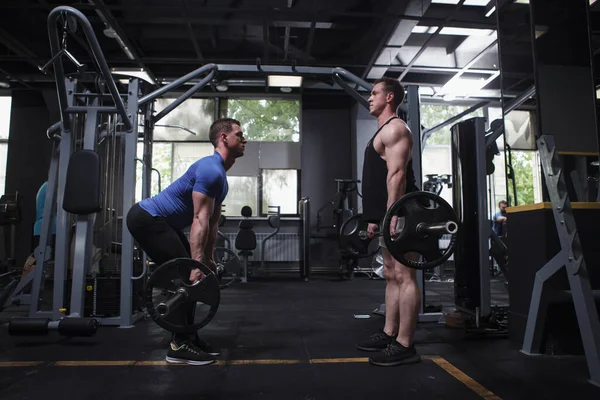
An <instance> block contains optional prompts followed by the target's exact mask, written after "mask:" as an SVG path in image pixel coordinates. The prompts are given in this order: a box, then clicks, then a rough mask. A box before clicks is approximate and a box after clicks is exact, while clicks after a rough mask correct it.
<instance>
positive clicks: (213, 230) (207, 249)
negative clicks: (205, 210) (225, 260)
mask: <svg viewBox="0 0 600 400" xmlns="http://www.w3.org/2000/svg"><path fill="white" fill-rule="evenodd" d="M220 218H221V204H217V205H216V206H215V208H214V212H213V214H212V217H210V219H209V230H208V240H207V241H206V246H204V259H205V260H206V261H213V258H214V254H215V246H216V244H217V236H218V234H219V219H220Z"/></svg>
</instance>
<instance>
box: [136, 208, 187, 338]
mask: <svg viewBox="0 0 600 400" xmlns="http://www.w3.org/2000/svg"><path fill="white" fill-rule="evenodd" d="M127 228H128V229H129V232H130V233H131V236H133V238H134V239H135V241H136V242H137V243H138V244H139V245H140V247H141V248H142V249H143V250H144V252H145V253H146V254H147V255H148V257H150V258H151V259H152V261H154V262H155V263H156V264H157V265H161V264H163V263H165V262H167V261H169V260H172V259H174V258H180V257H187V258H189V257H191V250H190V242H189V241H188V239H187V238H186V237H185V234H184V233H183V232H182V231H181V230H175V229H173V228H172V227H171V226H170V225H169V224H168V223H167V221H166V220H165V219H164V218H162V217H153V216H152V215H150V213H148V212H147V211H146V210H144V209H143V208H142V207H140V205H139V204H135V205H134V206H133V207H131V209H130V210H129V212H128V213H127ZM195 306H196V305H195V304H193V303H192V304H190V305H189V307H179V308H177V309H176V310H173V312H172V313H170V314H169V316H168V317H167V319H169V320H171V321H173V322H174V323H176V324H185V322H186V321H187V322H188V323H193V321H194V313H195V311H196V307H195ZM174 339H178V340H179V339H187V335H180V334H176V335H174Z"/></svg>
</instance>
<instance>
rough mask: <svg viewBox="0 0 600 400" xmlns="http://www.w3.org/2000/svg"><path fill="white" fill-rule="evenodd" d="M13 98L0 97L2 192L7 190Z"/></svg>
mask: <svg viewBox="0 0 600 400" xmlns="http://www.w3.org/2000/svg"><path fill="white" fill-rule="evenodd" d="M11 105H12V97H10V96H0V191H1V192H2V193H4V190H5V188H6V161H7V157H8V134H9V131H10V110H11Z"/></svg>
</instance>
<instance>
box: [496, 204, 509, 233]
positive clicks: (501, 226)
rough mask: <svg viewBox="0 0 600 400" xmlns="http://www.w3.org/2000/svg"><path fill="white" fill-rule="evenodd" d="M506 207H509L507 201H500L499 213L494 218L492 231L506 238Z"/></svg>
mask: <svg viewBox="0 0 600 400" xmlns="http://www.w3.org/2000/svg"><path fill="white" fill-rule="evenodd" d="M506 207H508V203H507V202H506V200H500V201H499V202H498V209H499V211H498V212H497V213H496V214H494V217H493V224H492V229H493V231H494V233H496V235H498V236H506Z"/></svg>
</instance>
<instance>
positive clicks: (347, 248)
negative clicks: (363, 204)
mask: <svg viewBox="0 0 600 400" xmlns="http://www.w3.org/2000/svg"><path fill="white" fill-rule="evenodd" d="M368 226H369V224H368V222H366V221H364V220H363V219H362V214H355V215H353V216H352V217H350V218H348V219H347V220H346V221H344V223H343V224H342V226H341V227H340V239H339V240H340V243H339V244H340V251H341V252H342V253H343V254H344V256H346V257H351V258H365V257H371V256H372V255H374V254H375V253H376V252H377V250H378V249H379V244H378V243H379V239H378V237H377V236H375V237H374V238H372V239H369V237H368V236H367V228H368Z"/></svg>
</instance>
